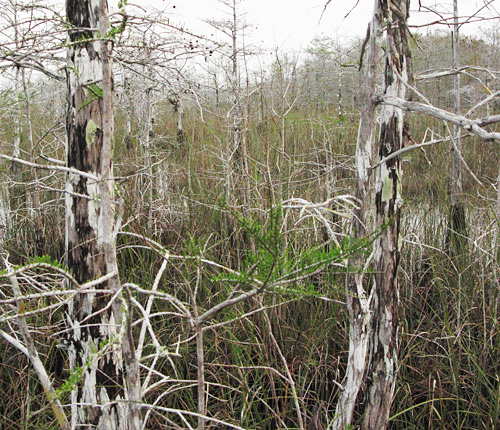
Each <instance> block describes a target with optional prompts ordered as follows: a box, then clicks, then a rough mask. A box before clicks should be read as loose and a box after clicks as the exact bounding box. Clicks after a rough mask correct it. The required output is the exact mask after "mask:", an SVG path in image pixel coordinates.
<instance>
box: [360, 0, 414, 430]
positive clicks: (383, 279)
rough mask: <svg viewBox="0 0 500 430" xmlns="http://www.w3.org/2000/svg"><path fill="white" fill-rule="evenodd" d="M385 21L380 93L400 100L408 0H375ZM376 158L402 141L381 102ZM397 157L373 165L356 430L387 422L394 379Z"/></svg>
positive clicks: (396, 120) (396, 114) (396, 118)
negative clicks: (370, 272)
mask: <svg viewBox="0 0 500 430" xmlns="http://www.w3.org/2000/svg"><path fill="white" fill-rule="evenodd" d="M381 3H382V5H381V10H382V13H383V17H384V19H385V22H386V27H387V28H386V38H385V45H386V51H385V57H384V94H385V95H389V96H391V95H393V96H395V97H398V98H400V99H403V100H404V99H405V96H406V83H407V81H408V73H407V70H408V64H407V63H408V61H409V49H408V42H407V33H408V29H407V24H406V23H407V19H408V13H409V0H392V1H390V2H387V3H386V2H381ZM380 118H381V123H380V135H379V143H378V159H379V160H383V159H384V158H386V157H387V156H390V155H391V154H393V153H395V152H396V151H399V150H400V149H401V148H402V146H403V123H404V118H403V110H402V109H399V108H395V107H394V106H389V105H383V106H382V109H381V114H380ZM401 175H402V169H401V159H400V158H399V157H394V158H392V159H391V160H389V161H386V162H383V163H379V165H378V166H377V167H376V169H375V212H376V215H375V223H376V229H377V230H376V232H377V239H376V240H375V243H374V265H375V276H374V281H375V282H374V285H373V293H372V299H371V300H372V301H371V304H370V307H371V312H372V323H371V327H370V331H369V333H370V342H369V344H370V347H369V348H370V352H369V357H370V363H369V367H368V369H367V370H368V371H367V381H368V389H367V391H368V393H367V398H366V401H365V405H364V411H363V423H362V427H361V428H362V429H366V430H368V429H385V428H387V426H388V423H389V413H390V410H391V404H392V397H393V394H394V388H395V383H396V374H397V355H398V339H397V333H398V328H399V322H398V306H399V292H398V277H397V273H398V266H399V252H400V251H399V243H398V242H399V229H400V208H401V205H402V203H403V200H402V197H401Z"/></svg>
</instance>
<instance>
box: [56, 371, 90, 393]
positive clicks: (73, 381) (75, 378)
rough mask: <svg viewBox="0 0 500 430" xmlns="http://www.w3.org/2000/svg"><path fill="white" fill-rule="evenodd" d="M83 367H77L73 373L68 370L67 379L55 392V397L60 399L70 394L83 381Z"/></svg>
mask: <svg viewBox="0 0 500 430" xmlns="http://www.w3.org/2000/svg"><path fill="white" fill-rule="evenodd" d="M83 371H84V369H83V367H81V366H78V367H77V368H76V370H75V371H71V370H70V374H69V377H68V378H67V379H66V380H65V381H64V382H63V383H62V385H61V386H60V387H59V388H58V389H57V390H55V391H56V396H57V397H58V398H59V399H62V398H63V396H64V395H66V394H68V393H71V391H72V390H74V389H75V388H76V387H77V386H78V385H79V384H80V383H81V382H82V381H83Z"/></svg>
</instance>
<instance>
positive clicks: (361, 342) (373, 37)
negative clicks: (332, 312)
mask: <svg viewBox="0 0 500 430" xmlns="http://www.w3.org/2000/svg"><path fill="white" fill-rule="evenodd" d="M382 19H383V15H382V6H381V3H380V2H379V0H375V4H374V11H373V18H372V21H371V23H370V27H369V30H368V33H367V42H366V43H367V45H368V51H367V61H366V71H365V82H364V85H365V89H366V96H365V103H364V108H363V111H362V113H361V118H360V123H359V128H358V137H357V143H356V198H357V199H358V201H357V204H358V207H359V208H358V209H356V211H355V213H354V216H353V223H352V232H351V236H352V238H353V239H354V240H356V239H362V238H364V237H366V236H367V235H369V234H371V233H372V232H373V230H374V225H373V223H374V219H373V209H372V207H373V198H372V196H371V193H372V191H371V190H370V184H371V182H372V181H371V179H370V166H371V165H372V160H373V143H374V136H375V129H376V125H375V111H376V105H375V103H374V102H373V96H374V94H375V86H376V82H377V62H378V56H379V53H380V44H381V35H382V31H383V30H382ZM349 266H353V267H356V268H357V272H356V273H353V274H351V275H350V276H349V277H348V280H347V309H348V312H349V356H348V363H347V370H346V375H345V379H344V382H343V384H342V391H341V392H340V397H339V400H338V403H337V407H336V410H335V417H334V420H333V421H332V423H331V426H330V428H331V429H334V430H343V429H345V428H347V427H348V426H350V425H351V423H352V421H353V413H354V408H355V406H356V402H357V398H358V394H359V391H360V389H361V384H362V383H363V378H364V375H365V368H366V363H367V352H368V339H369V329H370V324H371V313H370V298H369V290H368V288H369V284H370V282H371V279H367V276H366V274H365V273H364V267H365V256H364V255H363V252H361V251H360V252H358V253H357V254H355V255H354V256H353V257H352V258H351V259H350V261H349Z"/></svg>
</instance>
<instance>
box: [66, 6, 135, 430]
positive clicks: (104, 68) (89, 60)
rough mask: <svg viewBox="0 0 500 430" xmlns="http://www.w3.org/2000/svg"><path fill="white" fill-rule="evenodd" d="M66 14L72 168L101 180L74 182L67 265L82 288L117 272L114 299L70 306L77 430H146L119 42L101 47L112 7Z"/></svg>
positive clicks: (87, 299)
mask: <svg viewBox="0 0 500 430" xmlns="http://www.w3.org/2000/svg"><path fill="white" fill-rule="evenodd" d="M66 13H67V18H68V22H69V23H70V24H71V25H72V29H70V30H69V32H68V46H69V48H68V67H67V74H68V76H67V82H68V111H67V118H66V121H67V122H66V131H67V164H68V167H74V168H76V169H78V170H80V171H83V172H88V173H92V174H93V175H95V176H96V177H97V178H98V180H97V181H93V180H91V179H88V178H86V177H83V176H81V175H74V174H70V175H69V176H68V178H67V182H66V190H67V194H66V252H67V265H68V267H69V269H70V270H71V271H72V273H73V275H74V277H75V278H76V280H77V281H78V282H80V283H84V282H86V281H89V280H91V279H96V278H98V277H100V276H102V275H104V274H107V273H114V277H112V278H111V279H110V280H109V281H107V282H106V283H104V284H103V287H104V288H107V289H109V291H110V294H79V295H77V296H75V298H74V299H73V300H72V302H70V304H69V312H68V325H69V327H70V328H71V329H72V331H71V338H70V346H69V359H70V368H71V371H72V373H73V375H76V382H75V386H74V387H73V390H72V396H71V400H72V402H71V404H72V426H73V428H76V429H81V430H83V429H88V428H89V427H92V428H97V429H103V430H104V429H125V430H129V429H134V430H139V429H140V427H141V419H140V411H139V409H138V406H137V403H136V402H140V401H141V397H140V389H139V386H140V385H139V372H138V363H137V362H136V360H135V352H134V348H133V343H132V341H131V336H130V333H129V332H128V331H127V332H126V333H123V330H124V329H125V324H124V318H125V314H126V304H125V303H124V302H123V301H122V298H121V294H120V292H121V286H120V280H119V277H118V266H117V261H116V243H115V240H116V231H115V230H117V229H118V227H119V225H118V226H117V225H116V224H117V223H116V221H115V208H116V204H115V202H114V188H113V187H114V184H113V181H112V161H111V144H112V136H113V103H112V97H113V94H112V85H113V84H112V70H111V64H110V58H109V54H110V50H111V42H110V41H106V40H99V37H100V36H101V35H105V34H106V32H107V28H108V21H107V5H106V0H86V1H82V0H67V2H66ZM110 300H113V301H112V302H111V301H110ZM124 359H125V363H124ZM124 364H125V369H124V366H123V365H124ZM125 387H126V388H125ZM125 400H130V402H126V401H125Z"/></svg>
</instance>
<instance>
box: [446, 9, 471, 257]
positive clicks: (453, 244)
mask: <svg viewBox="0 0 500 430" xmlns="http://www.w3.org/2000/svg"><path fill="white" fill-rule="evenodd" d="M453 20H454V23H453V33H452V58H453V65H452V66H453V69H455V70H458V67H459V43H460V36H459V24H458V0H454V1H453ZM453 110H454V113H456V114H460V74H459V73H455V75H454V76H453ZM453 139H454V142H453V145H452V149H451V154H452V162H451V184H450V218H449V221H448V245H449V252H450V255H451V256H452V257H453V256H456V257H460V256H461V255H463V254H464V253H465V244H466V243H465V241H466V235H467V224H466V220H465V208H464V205H463V203H462V201H461V200H462V199H461V195H462V191H463V190H462V161H461V158H462V141H461V139H460V127H459V126H457V125H454V126H453Z"/></svg>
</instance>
